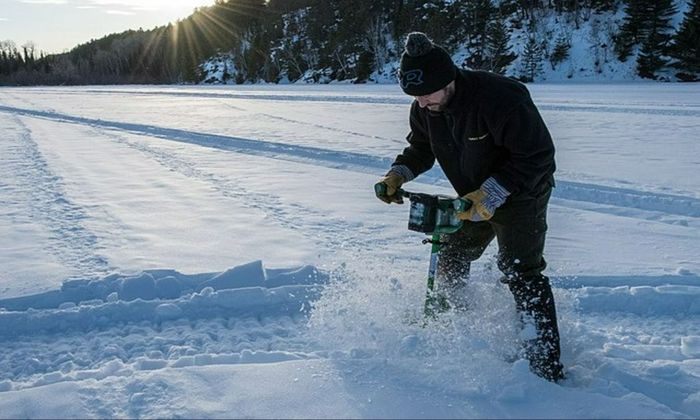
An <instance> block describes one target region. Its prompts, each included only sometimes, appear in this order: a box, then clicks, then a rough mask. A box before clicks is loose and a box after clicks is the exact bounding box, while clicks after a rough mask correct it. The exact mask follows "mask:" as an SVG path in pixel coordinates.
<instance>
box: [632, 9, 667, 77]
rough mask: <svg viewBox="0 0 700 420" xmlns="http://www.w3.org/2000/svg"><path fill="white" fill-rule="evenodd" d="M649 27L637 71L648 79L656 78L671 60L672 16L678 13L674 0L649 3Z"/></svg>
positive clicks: (647, 10)
mask: <svg viewBox="0 0 700 420" xmlns="http://www.w3.org/2000/svg"><path fill="white" fill-rule="evenodd" d="M646 12H647V16H648V18H647V20H648V21H649V27H648V30H646V31H645V32H647V34H646V39H645V40H644V42H643V43H642V48H641V50H640V54H639V57H638V58H637V73H638V74H639V75H640V76H642V77H644V78H648V79H655V78H656V73H657V72H658V71H659V70H661V69H663V68H664V67H665V66H666V65H667V64H668V62H669V60H668V58H667V56H668V53H669V47H670V42H671V36H672V35H671V31H672V30H673V27H672V26H671V18H672V17H673V15H675V13H676V8H675V6H674V5H673V0H656V1H654V2H652V3H651V4H650V5H648V7H647V9H646Z"/></svg>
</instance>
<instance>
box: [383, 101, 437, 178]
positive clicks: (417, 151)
mask: <svg viewBox="0 0 700 420" xmlns="http://www.w3.org/2000/svg"><path fill="white" fill-rule="evenodd" d="M409 122H410V127H411V132H410V133H408V136H406V140H408V147H406V148H405V149H403V152H402V153H401V154H399V155H398V156H396V159H395V160H394V163H393V164H392V167H394V166H405V167H407V168H408V169H409V170H410V171H411V173H412V174H413V178H415V177H417V176H418V175H420V174H422V173H423V172H425V171H427V170H429V169H430V168H432V167H433V165H434V164H435V155H434V154H433V149H432V147H431V146H430V140H429V138H428V133H427V130H426V128H425V126H424V125H423V122H422V121H421V119H420V117H419V116H418V106H417V102H414V103H413V105H412V106H411V115H410V118H409ZM407 180H408V179H407Z"/></svg>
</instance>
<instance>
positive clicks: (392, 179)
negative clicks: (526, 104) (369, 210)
mask: <svg viewBox="0 0 700 420" xmlns="http://www.w3.org/2000/svg"><path fill="white" fill-rule="evenodd" d="M404 182H406V181H405V180H404V178H403V176H401V175H400V174H398V173H396V172H393V171H389V173H388V174H386V176H385V177H384V178H382V179H380V180H379V182H377V183H376V184H375V185H374V194H375V195H376V196H377V198H378V199H380V200H382V201H383V202H385V203H387V204H391V203H397V204H403V197H402V196H401V194H397V192H398V190H399V188H401V185H403V183H404Z"/></svg>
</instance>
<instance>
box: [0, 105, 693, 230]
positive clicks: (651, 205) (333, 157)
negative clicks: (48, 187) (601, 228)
mask: <svg viewBox="0 0 700 420" xmlns="http://www.w3.org/2000/svg"><path fill="white" fill-rule="evenodd" d="M0 112H9V113H13V114H18V115H24V116H29V117H35V118H43V119H47V120H50V121H56V122H63V123H69V124H78V125H85V126H90V127H94V128H96V129H99V130H115V131H117V132H127V133H132V134H138V135H145V136H150V137H155V138H160V139H164V140H168V141H177V142H182V143H188V144H196V145H199V146H203V147H209V148H213V149H218V150H225V151H231V152H236V153H242V154H249V155H254V156H262V157H266V158H272V159H280V160H287V161H291V162H299V163H305V164H310V165H316V166H323V167H328V168H332V169H344V170H352V171H356V172H361V173H367V172H368V171H369V172H376V173H382V172H384V171H386V168H388V167H389V166H391V163H392V162H393V159H392V158H382V157H376V156H371V155H366V154H361V153H354V152H345V151H335V150H329V149H323V148H319V147H311V146H300V145H288V144H283V143H275V142H270V141H265V140H256V139H247V138H241V137H232V136H224V135H218V134H207V133H200V132H194V131H187V130H181V129H173V128H164V127H158V126H152V125H144V124H133V123H123V122H117V121H108V120H99V119H91V118H83V117H75V116H71V115H66V114H60V113H56V112H47V111H37V110H31V109H23V108H14V107H8V106H1V105H0ZM418 182H421V183H427V184H438V185H445V186H447V185H449V184H448V183H447V182H446V180H445V179H444V176H443V175H442V172H441V170H440V169H439V168H437V167H436V168H433V169H432V170H430V171H428V172H427V173H425V174H422V175H421V178H420V180H418ZM554 197H555V198H562V199H565V200H572V201H580V202H586V203H593V204H596V205H611V206H616V207H622V208H627V209H631V210H632V211H630V212H627V213H626V214H625V216H626V217H636V218H640V219H643V220H656V221H659V222H664V223H672V224H678V223H677V222H676V221H672V222H667V221H665V220H663V218H660V217H657V216H655V215H651V216H650V215H649V214H648V213H649V212H662V213H665V214H670V215H676V216H685V217H692V218H698V217H700V199H698V198H694V197H688V196H680V195H672V194H661V193H653V192H646V191H637V190H633V189H628V188H618V187H607V186H602V185H597V184H587V183H582V182H573V181H564V180H558V181H557V188H556V189H555V191H554ZM644 212H646V213H647V214H642V213H644ZM681 224H682V223H681Z"/></svg>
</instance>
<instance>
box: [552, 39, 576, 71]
mask: <svg viewBox="0 0 700 420" xmlns="http://www.w3.org/2000/svg"><path fill="white" fill-rule="evenodd" d="M569 49H571V44H570V43H569V41H568V40H567V39H566V38H565V37H564V36H560V37H559V38H557V42H556V44H554V49H552V54H550V56H549V62H550V63H552V70H554V69H555V68H556V66H557V64H559V63H561V62H563V61H564V60H566V59H567V58H569Z"/></svg>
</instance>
